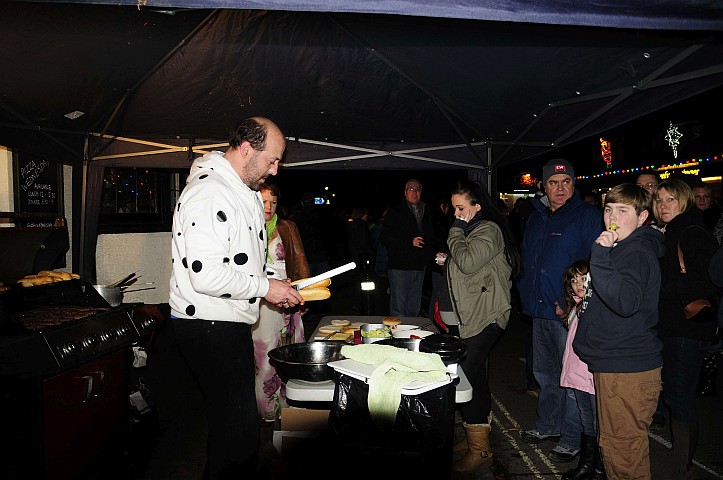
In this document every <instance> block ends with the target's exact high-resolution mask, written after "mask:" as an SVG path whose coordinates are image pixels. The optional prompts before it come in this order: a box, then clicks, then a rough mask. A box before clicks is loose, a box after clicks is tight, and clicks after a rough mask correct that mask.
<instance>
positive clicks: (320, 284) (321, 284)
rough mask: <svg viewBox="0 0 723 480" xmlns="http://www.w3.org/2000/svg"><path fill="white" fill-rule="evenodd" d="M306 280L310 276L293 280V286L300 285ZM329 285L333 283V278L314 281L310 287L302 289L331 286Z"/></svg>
mask: <svg viewBox="0 0 723 480" xmlns="http://www.w3.org/2000/svg"><path fill="white" fill-rule="evenodd" d="M304 280H308V278H300V279H299V280H295V281H293V282H291V286H292V287H293V286H294V285H298V284H299V283H301V282H303V281H304ZM329 285H331V278H327V279H326V280H322V281H320V282H316V283H312V284H311V285H309V286H308V287H304V288H302V289H301V290H308V289H310V288H329Z"/></svg>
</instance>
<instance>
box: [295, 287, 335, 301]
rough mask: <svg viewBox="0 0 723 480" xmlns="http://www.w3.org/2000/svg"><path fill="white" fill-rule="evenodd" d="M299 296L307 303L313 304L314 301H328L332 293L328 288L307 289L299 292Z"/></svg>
mask: <svg viewBox="0 0 723 480" xmlns="http://www.w3.org/2000/svg"><path fill="white" fill-rule="evenodd" d="M299 294H300V295H301V298H303V299H304V301H305V302H311V301H314V300H326V299H327V298H329V297H331V292H330V291H329V289H328V288H310V287H306V288H302V289H301V290H299Z"/></svg>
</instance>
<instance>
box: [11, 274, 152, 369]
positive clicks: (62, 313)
mask: <svg viewBox="0 0 723 480" xmlns="http://www.w3.org/2000/svg"><path fill="white" fill-rule="evenodd" d="M63 283H66V285H62V286H61V285H60V284H58V287H62V288H55V289H54V288H53V287H54V286H55V285H53V284H51V285H48V286H44V287H47V288H44V289H43V290H31V288H32V289H35V288H38V287H31V288H28V289H19V290H20V291H19V292H16V296H14V297H13V296H9V297H7V298H6V299H5V300H6V301H5V302H4V306H5V308H6V310H7V311H6V313H5V317H6V318H5V322H4V323H3V328H2V329H1V330H0V375H16V376H21V377H28V376H43V375H50V374H56V373H59V372H62V371H64V370H68V369H71V368H73V367H76V366H79V365H81V364H83V363H86V362H89V361H92V360H93V359H95V358H98V357H100V356H102V355H106V354H109V353H112V352H114V351H117V350H120V349H122V348H125V347H128V346H130V345H132V344H134V343H136V342H138V341H139V340H141V339H142V338H143V337H144V336H146V335H147V334H150V333H151V331H152V330H153V329H155V328H156V327H157V326H159V325H160V322H161V319H160V318H156V317H154V316H152V315H150V314H149V313H147V312H146V311H143V310H141V309H138V308H137V307H138V306H136V305H132V304H129V305H121V306H119V307H113V308H112V307H110V306H109V305H108V304H107V302H105V301H104V300H103V298H102V297H100V296H99V295H98V294H97V292H95V290H94V289H93V288H92V287H91V286H90V285H85V286H83V285H80V282H77V284H76V285H72V284H71V282H63ZM24 290H27V292H25V291H24ZM17 295H19V297H18V296H17Z"/></svg>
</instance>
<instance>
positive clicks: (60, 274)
mask: <svg viewBox="0 0 723 480" xmlns="http://www.w3.org/2000/svg"><path fill="white" fill-rule="evenodd" d="M38 275H40V276H41V277H53V278H59V279H60V280H72V279H73V277H72V276H71V275H70V274H69V273H67V272H56V271H55V270H41V271H39V272H38Z"/></svg>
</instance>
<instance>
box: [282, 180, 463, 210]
mask: <svg viewBox="0 0 723 480" xmlns="http://www.w3.org/2000/svg"><path fill="white" fill-rule="evenodd" d="M466 175H467V173H466V171H463V170H459V171H458V170H434V171H430V170H424V171H412V170H392V171H389V170H384V171H332V172H328V171H324V172H312V171H305V170H293V169H284V168H281V169H280V170H279V173H278V175H277V176H276V177H273V178H272V179H271V180H270V181H269V182H270V183H275V184H276V185H278V186H279V188H280V190H281V199H280V203H281V205H284V206H287V207H291V206H293V205H294V204H295V203H298V202H299V200H300V198H301V195H302V194H303V193H304V192H311V193H313V194H314V195H315V196H319V197H321V196H327V197H329V198H331V202H332V205H333V206H336V207H337V208H339V209H341V210H343V211H346V212H347V213H349V212H350V211H351V209H352V208H354V207H364V208H367V209H368V210H369V211H370V213H371V215H372V217H374V218H376V217H378V216H379V215H381V213H382V212H383V210H384V208H385V207H387V206H393V205H396V204H397V203H399V202H401V201H402V199H403V198H404V184H405V183H406V181H407V180H408V179H410V178H416V179H418V180H419V181H421V182H422V186H423V191H422V200H423V201H425V202H427V203H429V204H434V203H436V201H437V200H438V199H441V198H445V199H448V198H449V192H450V190H451V189H452V187H453V185H454V183H455V182H456V181H457V180H459V179H460V178H466ZM324 187H329V190H324ZM332 193H333V194H334V196H333V197H331V194H332Z"/></svg>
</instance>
